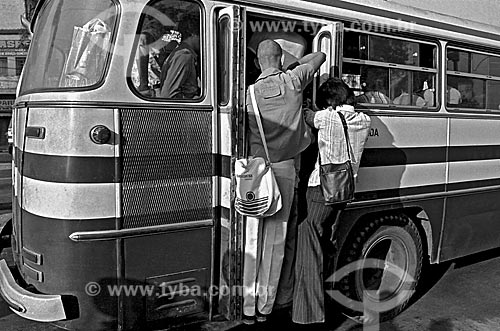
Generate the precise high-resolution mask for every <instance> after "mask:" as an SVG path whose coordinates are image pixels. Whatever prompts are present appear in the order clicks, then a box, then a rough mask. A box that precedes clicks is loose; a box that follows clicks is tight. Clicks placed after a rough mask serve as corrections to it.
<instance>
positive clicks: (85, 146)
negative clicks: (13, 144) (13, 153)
mask: <svg viewBox="0 0 500 331" xmlns="http://www.w3.org/2000/svg"><path fill="white" fill-rule="evenodd" d="M96 125H104V126H106V127H107V128H108V129H110V130H111V131H112V132H116V129H115V124H114V113H113V110H112V109H92V108H88V109H87V108H86V109H78V108H77V109H75V108H64V109H61V108H59V109H58V108H31V109H30V110H29V118H28V124H27V126H33V127H44V128H45V138H44V139H29V138H27V139H26V146H25V147H24V150H25V151H26V152H31V153H36V154H45V155H63V156H115V146H114V145H113V144H102V145H98V144H95V143H94V142H92V140H91V139H90V131H91V129H92V128H93V127H94V126H96ZM18 146H21V145H20V144H19V145H18Z"/></svg>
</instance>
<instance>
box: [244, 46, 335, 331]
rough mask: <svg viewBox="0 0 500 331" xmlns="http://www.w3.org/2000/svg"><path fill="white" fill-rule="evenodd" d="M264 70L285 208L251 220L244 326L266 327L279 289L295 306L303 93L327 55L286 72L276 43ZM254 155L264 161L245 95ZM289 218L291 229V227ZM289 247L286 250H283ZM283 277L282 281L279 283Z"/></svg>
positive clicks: (260, 52) (262, 63) (262, 107)
mask: <svg viewBox="0 0 500 331" xmlns="http://www.w3.org/2000/svg"><path fill="white" fill-rule="evenodd" d="M257 61H258V65H259V67H260V70H261V74H260V76H259V77H258V78H257V80H256V82H255V98H256V102H257V106H258V107H259V111H260V114H261V118H262V125H263V127H264V134H265V137H266V143H267V147H268V150H269V157H270V159H271V163H272V169H273V171H274V174H275V177H276V181H277V182H278V186H279V189H280V192H281V198H282V208H281V210H280V211H279V212H278V213H276V214H275V215H273V216H271V217H266V218H260V219H255V218H247V223H246V232H245V263H244V275H243V284H244V287H245V291H244V293H243V314H244V319H243V321H244V322H245V323H246V324H252V323H254V321H255V320H257V321H258V322H260V321H265V320H266V316H267V315H268V314H270V313H271V311H272V308H273V305H274V303H275V300H276V295H277V292H278V284H279V288H280V289H279V292H280V293H279V297H280V301H281V302H279V303H280V305H286V304H289V305H291V301H292V298H293V260H294V257H295V238H296V232H297V221H296V218H294V217H292V218H290V214H291V210H292V205H293V199H294V191H295V187H296V184H297V180H296V173H297V172H298V169H296V168H295V164H298V162H295V161H296V159H297V158H298V156H299V155H300V153H301V152H302V151H304V150H305V149H306V147H307V146H308V145H309V144H310V142H311V137H310V133H309V131H308V129H307V127H306V123H305V122H304V116H303V112H302V92H303V91H304V89H305V88H306V87H307V85H308V84H309V83H310V82H311V81H312V79H313V76H314V73H315V72H316V70H318V68H319V67H320V65H321V64H322V63H323V62H324V61H325V54H324V53H321V52H316V53H312V54H308V55H306V56H304V57H303V58H301V59H299V60H298V61H297V63H295V64H293V65H291V66H293V67H294V69H292V70H288V71H286V72H283V70H282V63H281V61H282V50H281V47H280V45H279V44H278V43H276V42H275V41H273V40H270V39H268V40H264V41H262V42H261V43H260V44H259V46H258V48H257ZM246 106H247V110H248V123H249V135H248V140H249V145H250V151H249V152H250V155H253V156H260V157H264V158H265V157H266V156H265V151H264V147H263V145H262V141H261V138H260V133H259V129H258V127H257V122H256V120H255V113H254V109H253V107H252V102H251V99H250V93H249V92H248V91H247V97H246ZM289 218H290V223H289ZM285 247H286V249H285ZM280 275H281V281H280Z"/></svg>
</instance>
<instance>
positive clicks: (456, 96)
mask: <svg viewBox="0 0 500 331" xmlns="http://www.w3.org/2000/svg"><path fill="white" fill-rule="evenodd" d="M460 99H461V94H460V92H459V91H458V90H457V89H456V88H454V87H453V86H450V85H448V86H447V88H446V103H447V104H448V106H455V107H456V106H457V105H458V104H459V103H460Z"/></svg>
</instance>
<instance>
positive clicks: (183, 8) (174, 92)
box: [131, 0, 201, 100]
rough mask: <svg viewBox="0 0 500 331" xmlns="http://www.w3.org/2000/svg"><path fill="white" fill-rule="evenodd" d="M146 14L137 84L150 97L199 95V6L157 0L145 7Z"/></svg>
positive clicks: (135, 77)
mask: <svg viewBox="0 0 500 331" xmlns="http://www.w3.org/2000/svg"><path fill="white" fill-rule="evenodd" d="M186 4H187V5H186ZM143 17H144V18H143V20H142V25H141V26H140V27H139V31H138V33H137V35H138V39H139V40H138V46H137V50H136V52H135V58H134V64H133V66H132V72H131V78H132V82H133V85H134V87H135V88H136V89H137V91H138V92H139V93H140V94H141V95H143V96H145V97H150V98H163V99H191V100H192V99H196V98H198V97H199V96H200V91H201V89H200V87H201V84H200V78H201V77H200V25H201V9H200V7H199V5H197V4H195V3H189V2H186V1H182V2H181V1H166V0H162V1H155V2H152V3H150V4H149V5H148V6H147V7H146V9H145V11H144V13H143Z"/></svg>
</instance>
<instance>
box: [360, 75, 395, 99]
mask: <svg viewBox="0 0 500 331" xmlns="http://www.w3.org/2000/svg"><path fill="white" fill-rule="evenodd" d="M386 76H387V70H383V69H374V70H373V69H372V70H368V72H367V75H366V81H365V82H364V83H362V84H361V86H362V87H363V90H364V93H363V94H361V95H358V96H357V97H356V102H357V103H372V104H390V103H392V102H391V99H389V98H388V97H387V95H386V94H385V93H384V92H382V91H387V81H386V79H385V78H384V77H386Z"/></svg>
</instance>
